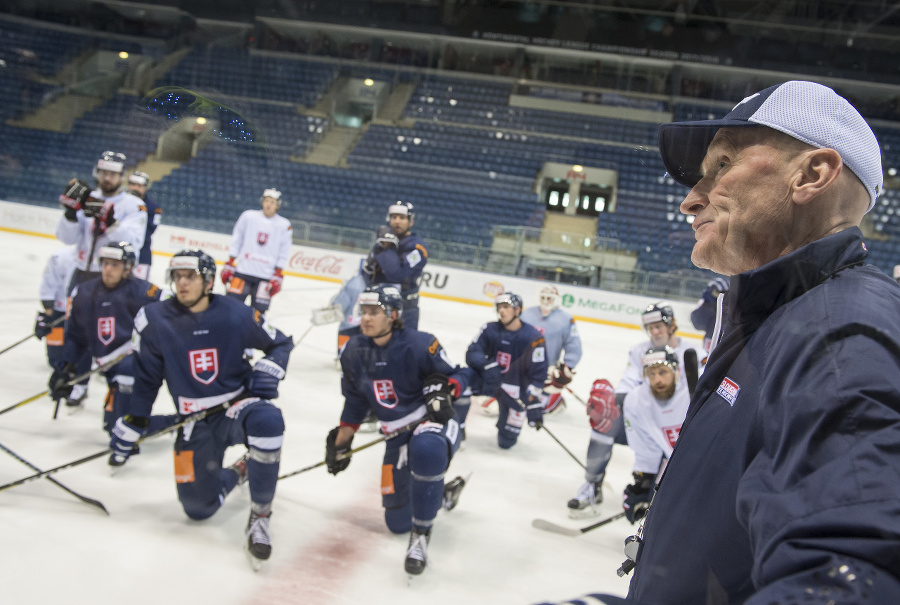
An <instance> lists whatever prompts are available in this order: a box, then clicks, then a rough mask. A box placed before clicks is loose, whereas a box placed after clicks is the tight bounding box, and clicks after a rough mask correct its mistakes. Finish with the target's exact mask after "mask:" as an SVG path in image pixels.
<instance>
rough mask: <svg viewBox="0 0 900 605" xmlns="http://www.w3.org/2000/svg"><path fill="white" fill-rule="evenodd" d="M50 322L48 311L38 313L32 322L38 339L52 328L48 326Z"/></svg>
mask: <svg viewBox="0 0 900 605" xmlns="http://www.w3.org/2000/svg"><path fill="white" fill-rule="evenodd" d="M51 323H53V322H52V320H51V319H50V313H48V312H46V311H43V312H41V313H38V315H37V319H36V320H35V322H34V335H35V337H36V338H37V339H38V340H40V339H41V338H43V337H44V336H47V335H48V334H50V332H52V331H53V328H51V327H50V324H51Z"/></svg>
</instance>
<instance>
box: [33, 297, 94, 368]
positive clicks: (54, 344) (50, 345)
mask: <svg viewBox="0 0 900 605" xmlns="http://www.w3.org/2000/svg"><path fill="white" fill-rule="evenodd" d="M63 315H65V313H64V312H62V311H53V312H52V313H51V314H50V316H49V317H48V318H47V321H48V323H51V322H54V321H56V320H57V319H59V318H60V317H62V316H63ZM65 332H66V328H65V322H63V323H60V324H59V325H58V326H56V327H55V328H52V329H51V331H50V333H49V334H47V336H45V337H44V343H45V344H46V345H47V361H48V362H49V363H50V367H51V368H61V367H62V366H64V365H65V360H64V359H63V357H62V353H63V345H64V344H65V343H66V341H65ZM88 370H90V367H88Z"/></svg>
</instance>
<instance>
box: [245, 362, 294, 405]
mask: <svg viewBox="0 0 900 605" xmlns="http://www.w3.org/2000/svg"><path fill="white" fill-rule="evenodd" d="M284 374H285V371H284V368H282V367H281V366H280V365H278V364H277V363H275V362H274V361H272V360H271V359H269V358H268V357H264V358H262V359H260V360H259V361H257V362H256V365H254V366H253V373H252V374H250V385H249V386H248V387H247V390H248V391H249V393H250V395H251V396H252V397H260V398H262V399H277V398H278V382H279V381H280V380H281V379H283V378H284Z"/></svg>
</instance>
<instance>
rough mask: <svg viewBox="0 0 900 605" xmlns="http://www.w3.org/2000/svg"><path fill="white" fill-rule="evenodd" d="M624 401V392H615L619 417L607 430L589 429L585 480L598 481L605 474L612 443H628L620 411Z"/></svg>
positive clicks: (623, 419) (623, 418)
mask: <svg viewBox="0 0 900 605" xmlns="http://www.w3.org/2000/svg"><path fill="white" fill-rule="evenodd" d="M624 401H625V393H616V405H617V406H619V417H618V418H616V419H615V420H614V421H613V423H612V426H611V427H610V429H609V431H607V432H606V433H601V432H599V431H595V430H594V429H591V440H590V441H589V442H588V450H587V464H586V465H585V471H584V478H585V480H586V481H600V480H601V479H603V475H604V474H606V466H607V465H608V464H609V459H610V458H611V457H612V449H613V444H616V443H618V444H619V445H628V441H627V440H626V438H625V414H623V413H622V403H623V402H624Z"/></svg>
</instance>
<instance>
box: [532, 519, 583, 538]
mask: <svg viewBox="0 0 900 605" xmlns="http://www.w3.org/2000/svg"><path fill="white" fill-rule="evenodd" d="M531 527H534V528H536V529H543V530H544V531H550V532H553V533H555V534H562V535H564V536H570V537H573V538H574V537H577V536H580V535H581V534H582V532H581V530H580V529H572V528H571V527H565V526H563V525H557V524H556V523H552V522H550V521H547V520H545V519H535V520H533V521H532V522H531Z"/></svg>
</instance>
